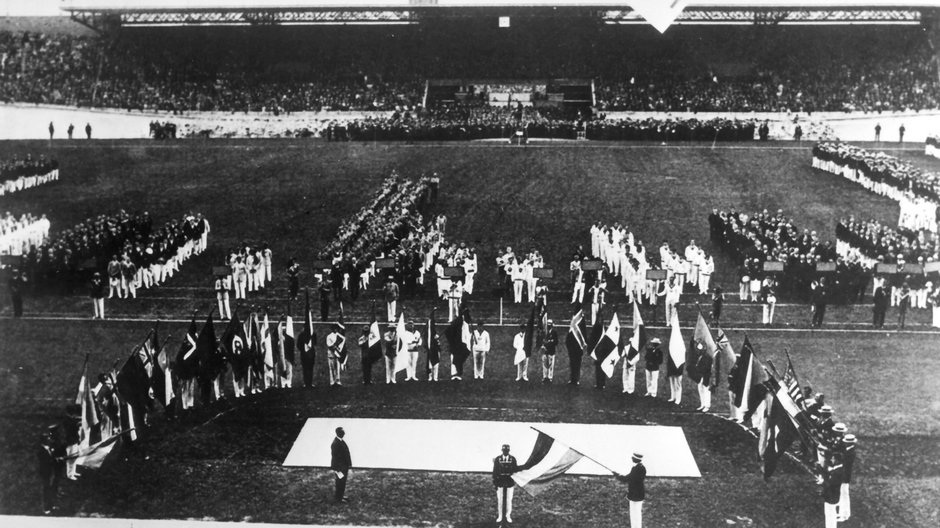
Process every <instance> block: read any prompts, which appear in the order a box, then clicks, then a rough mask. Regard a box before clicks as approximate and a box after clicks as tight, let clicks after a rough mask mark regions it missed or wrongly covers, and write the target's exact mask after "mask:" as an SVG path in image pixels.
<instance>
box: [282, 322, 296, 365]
mask: <svg viewBox="0 0 940 528" xmlns="http://www.w3.org/2000/svg"><path fill="white" fill-rule="evenodd" d="M296 347H297V340H296V339H295V338H294V318H293V317H291V316H289V315H288V316H287V318H286V320H285V321H284V362H285V363H287V364H289V365H293V364H294V349H295V348H296Z"/></svg>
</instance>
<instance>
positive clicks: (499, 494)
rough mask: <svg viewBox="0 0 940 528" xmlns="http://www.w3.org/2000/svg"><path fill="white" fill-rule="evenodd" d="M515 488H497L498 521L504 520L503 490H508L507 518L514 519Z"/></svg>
mask: <svg viewBox="0 0 940 528" xmlns="http://www.w3.org/2000/svg"><path fill="white" fill-rule="evenodd" d="M513 489H515V488H496V515H497V517H496V522H500V521H502V520H503V490H505V491H506V520H509V519H512V490H513Z"/></svg>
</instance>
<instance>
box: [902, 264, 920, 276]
mask: <svg viewBox="0 0 940 528" xmlns="http://www.w3.org/2000/svg"><path fill="white" fill-rule="evenodd" d="M904 273H910V274H911V275H923V274H924V267H923V266H922V265H920V264H916V263H914V262H909V263H907V264H905V265H904Z"/></svg>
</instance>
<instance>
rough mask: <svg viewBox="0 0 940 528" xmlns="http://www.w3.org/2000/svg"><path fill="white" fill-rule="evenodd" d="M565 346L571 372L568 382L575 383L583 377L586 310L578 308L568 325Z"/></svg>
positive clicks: (585, 346)
mask: <svg viewBox="0 0 940 528" xmlns="http://www.w3.org/2000/svg"><path fill="white" fill-rule="evenodd" d="M565 348H566V349H568V364H569V366H570V369H571V372H570V373H569V381H568V383H571V384H575V383H578V381H579V380H580V379H581V358H582V357H583V356H584V350H585V348H587V342H586V341H585V339H584V312H583V311H582V310H578V313H576V314H574V316H573V317H572V318H571V323H570V324H569V325H568V335H567V336H565Z"/></svg>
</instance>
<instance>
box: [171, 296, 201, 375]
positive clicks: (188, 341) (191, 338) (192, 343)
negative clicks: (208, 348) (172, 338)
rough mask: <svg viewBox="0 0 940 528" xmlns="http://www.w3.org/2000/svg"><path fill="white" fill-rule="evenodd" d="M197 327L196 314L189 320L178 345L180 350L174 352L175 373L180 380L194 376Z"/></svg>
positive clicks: (196, 365)
mask: <svg viewBox="0 0 940 528" xmlns="http://www.w3.org/2000/svg"><path fill="white" fill-rule="evenodd" d="M198 332H199V329H198V328H197V327H196V314H195V313H193V318H192V320H191V321H190V322H189V330H188V331H187V332H186V337H185V338H184V339H183V343H182V344H181V345H180V350H179V352H177V354H176V375H177V376H179V378H180V379H182V380H188V379H192V378H194V377H196V372H197V367H198V363H197V359H196V337H197V336H198V335H199V334H198Z"/></svg>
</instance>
